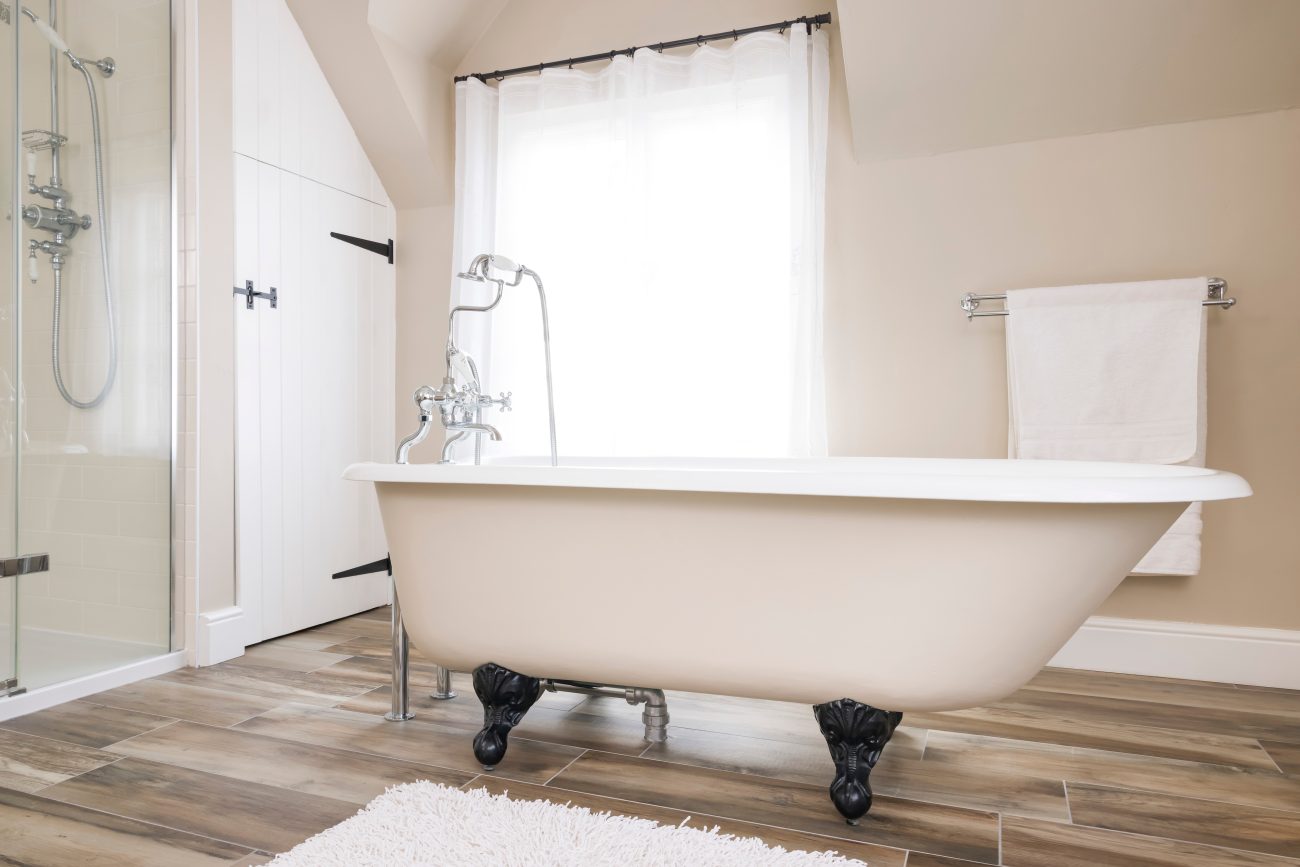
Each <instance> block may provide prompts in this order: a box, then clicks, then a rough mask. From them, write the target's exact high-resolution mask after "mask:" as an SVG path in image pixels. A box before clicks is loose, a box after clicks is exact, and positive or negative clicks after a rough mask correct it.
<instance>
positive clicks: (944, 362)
mask: <svg viewBox="0 0 1300 867" xmlns="http://www.w3.org/2000/svg"><path fill="white" fill-rule="evenodd" d="M841 120H842V118H841ZM840 128H841V130H842V126H841V127H840ZM1297 153H1300V111H1288V112H1274V113H1269V114H1258V115H1249V116H1243V117H1238V118H1231V119H1224V120H1214V121H1204V122H1197V123H1187V124H1178V125H1170V126H1159V127H1147V128H1144V129H1138V130H1130V131H1125V132H1118V133H1109V134H1105V135H1095V136H1081V137H1077V138H1067V139H1054V140H1048V141H1040V142H1033V143H1026V144H1018V145H1008V146H1004V147H997V148H988V149H982V150H972V151H964V152H960V153H954V154H949V155H945V156H938V157H930V158H923V159H915V160H905V161H896V162H881V163H874V164H865V165H859V164H855V163H854V162H853V159H852V157H851V155H850V152H849V145H848V142H847V139H846V137H845V136H844V135H842V134H841V135H837V136H835V137H834V140H833V145H832V153H831V156H830V166H829V169H828V175H829V178H830V180H829V181H828V187H829V189H828V204H827V208H828V211H829V213H828V218H827V226H828V231H827V258H828V262H827V287H826V292H827V323H828V330H827V352H828V355H827V363H828V378H829V390H830V394H831V396H832V397H831V407H832V409H831V430H832V448H833V450H834V451H835V452H837V453H840V454H913V455H940V456H958V455H962V456H997V455H1003V454H1005V442H1006V391H1005V383H1006V379H1005V372H1004V371H1005V367H1004V365H1005V356H1004V351H1003V326H1002V323H1001V322H1000V321H998V320H989V319H985V320H976V321H974V322H970V323H968V322H966V320H965V319H964V318H963V317H962V316H961V314H960V311H959V310H958V309H957V297H958V296H959V295H960V294H961V293H962V292H964V291H967V290H969V289H974V290H987V291H997V290H999V289H1003V288H1006V287H1011V286H1036V285H1053V284H1061V283H1073V282H1091V281H1108V280H1133V279H1146V278H1159V277H1175V276H1184V275H1196V274H1214V275H1218V276H1222V277H1224V278H1226V279H1227V280H1228V281H1229V285H1230V287H1231V289H1232V291H1233V292H1234V293H1235V294H1237V295H1238V296H1239V298H1240V300H1241V304H1240V306H1239V307H1237V308H1236V309H1233V310H1231V311H1228V312H1226V313H1224V312H1217V311H1211V312H1210V314H1209V316H1210V329H1209V359H1210V374H1209V395H1210V414H1209V442H1208V462H1209V464H1210V465H1211V466H1214V467H1218V468H1222V469H1229V470H1234V471H1236V472H1239V473H1241V474H1242V475H1244V476H1245V477H1246V478H1247V479H1249V480H1250V481H1251V483H1252V484H1253V485H1254V487H1255V491H1256V494H1255V497H1254V498H1252V499H1250V500H1247V501H1244V502H1235V503H1220V504H1211V505H1209V506H1207V507H1206V513H1205V517H1206V532H1205V550H1204V564H1203V568H1202V572H1201V574H1200V575H1198V576H1196V577H1195V578H1165V577H1157V578H1152V577H1144V578H1130V579H1128V580H1127V581H1126V582H1125V583H1124V584H1123V585H1122V586H1121V587H1120V588H1119V590H1117V591H1116V593H1115V594H1114V595H1113V596H1112V597H1111V599H1110V600H1109V601H1108V602H1107V603H1106V605H1105V606H1104V607H1103V608H1102V612H1101V613H1104V614H1109V615H1114V616H1120V617H1139V618H1152V619H1162V620H1187V621H1193V622H1209V623H1228V624H1236V625H1252V626H1275V627H1286V628H1300V581H1298V580H1297V577H1298V576H1300V542H1298V541H1297V535H1296V533H1295V531H1294V528H1293V527H1292V526H1290V524H1291V523H1293V522H1294V521H1295V520H1296V518H1297V517H1300V508H1297V506H1298V505H1300V459H1298V458H1297V455H1296V452H1295V449H1294V446H1293V443H1294V441H1295V434H1296V429H1297V425H1298V424H1300V395H1298V394H1297V391H1296V388H1295V386H1296V383H1297V382H1300V347H1298V346H1297V344H1296V336H1297V334H1300V327H1298V326H1300V307H1297V306H1296V294H1295V288H1296V287H1297V285H1298V284H1300V245H1297V244H1296V243H1295V240H1294V234H1295V230H1296V228H1297V226H1300V160H1297V158H1296V154H1297Z"/></svg>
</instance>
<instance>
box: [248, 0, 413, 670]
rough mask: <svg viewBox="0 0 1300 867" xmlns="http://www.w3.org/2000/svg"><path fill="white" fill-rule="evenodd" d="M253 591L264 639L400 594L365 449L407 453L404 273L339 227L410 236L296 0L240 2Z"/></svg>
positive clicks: (258, 637)
mask: <svg viewBox="0 0 1300 867" xmlns="http://www.w3.org/2000/svg"><path fill="white" fill-rule="evenodd" d="M231 6H232V8H231V11H232V22H231V23H232V36H233V45H232V57H231V62H232V66H231V70H232V71H231V74H232V77H233V82H232V87H233V94H232V95H233V109H234V128H233V130H232V132H233V145H234V148H233V149H234V155H233V158H234V160H235V214H236V223H235V260H236V261H235V273H234V274H233V275H232V276H233V277H234V279H235V285H236V286H239V287H242V286H243V285H244V283H245V281H247V280H252V281H253V285H254V289H255V290H256V291H258V292H269V291H270V289H271V287H272V286H274V287H275V289H276V295H277V297H276V306H275V308H274V309H272V308H271V306H270V301H269V299H266V298H257V299H256V300H255V301H254V304H253V309H252V310H248V309H247V305H246V302H245V300H244V297H243V296H240V295H236V296H234V300H233V301H232V302H231V304H232V315H233V316H234V317H235V341H236V360H235V368H236V370H235V384H236V413H237V417H236V419H235V434H236V444H235V448H236V464H235V474H236V478H235V506H236V511H237V514H236V518H235V531H236V540H237V541H236V545H237V549H238V550H237V551H236V560H235V562H236V569H237V570H238V575H237V587H238V592H237V594H236V595H237V604H238V605H239V607H240V608H242V609H243V611H244V620H245V621H246V622H247V623H248V628H247V631H246V633H245V644H252V643H255V642H258V641H263V640H265V639H268V638H273V637H275V636H277V635H283V634H285V633H286V632H293V631H295V630H298V629H305V628H306V627H308V626H312V625H315V624H318V623H323V622H325V621H328V620H333V619H336V618H339V617H345V616H347V615H349V614H355V613H356V612H358V611H364V610H365V609H367V608H373V607H374V606H376V605H383V604H384V603H386V602H387V601H388V576H387V575H386V574H383V573H376V574H368V575H361V576H356V577H351V578H341V579H338V580H334V579H332V578H331V575H333V574H334V573H336V572H342V571H344V570H346V569H351V568H353V567H356V566H359V565H362V564H365V563H371V562H374V561H375V560H379V559H381V558H383V557H384V556H385V555H386V551H387V548H386V545H385V543H384V535H383V529H382V527H381V526H380V521H379V509H378V506H377V505H376V502H375V495H374V492H373V490H372V486H371V485H367V484H359V483H357V482H347V481H344V480H343V478H342V474H343V470H344V468H345V467H347V465H348V464H350V463H354V462H356V461H365V460H379V461H391V460H392V459H393V450H394V448H395V444H396V441H395V439H394V436H393V388H394V385H393V381H394V380H393V377H394V365H395V355H394V338H395V331H396V322H395V315H396V313H395V305H394V293H395V291H396V288H395V277H394V268H393V266H392V265H390V264H389V263H388V261H387V259H386V258H383V257H380V256H376V255H375V254H373V253H369V252H366V251H364V250H360V249H358V248H356V247H353V246H349V245H348V244H344V243H343V242H341V241H337V240H335V239H333V238H331V237H330V236H329V233H330V232H341V233H343V234H347V235H353V236H356V237H361V238H374V239H376V240H380V241H384V240H387V239H388V238H391V237H393V235H394V234H395V232H394V222H395V221H394V217H393V209H392V207H391V205H390V203H389V200H388V196H387V194H386V193H385V191H384V189H383V185H382V184H381V183H380V182H379V178H378V177H377V175H376V174H375V171H374V167H373V166H371V164H370V161H369V160H368V159H367V157H366V154H365V151H364V150H363V149H362V147H361V144H360V142H359V141H358V140H357V137H356V134H355V133H354V132H353V130H352V127H351V125H350V124H349V123H348V119H347V116H346V115H345V114H344V112H343V109H342V107H341V106H340V105H339V103H338V100H337V99H336V98H335V97H334V92H333V91H332V90H331V89H330V86H329V83H328V82H327V81H326V80H325V75H324V73H322V72H321V70H320V66H319V65H318V64H317V63H316V59H315V57H313V56H312V53H311V49H310V47H308V45H307V40H306V39H305V38H304V37H303V35H302V31H301V29H299V27H298V25H297V22H296V21H295V20H294V18H293V14H292V13H291V12H290V10H289V7H288V5H287V4H286V3H285V0H233V2H232V4H231Z"/></svg>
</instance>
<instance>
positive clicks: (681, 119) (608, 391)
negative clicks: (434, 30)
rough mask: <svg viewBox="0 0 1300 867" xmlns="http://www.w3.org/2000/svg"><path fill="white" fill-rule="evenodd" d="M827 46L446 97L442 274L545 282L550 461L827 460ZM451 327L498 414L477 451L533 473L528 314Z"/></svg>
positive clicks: (509, 306)
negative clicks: (450, 204) (515, 272)
mask: <svg viewBox="0 0 1300 867" xmlns="http://www.w3.org/2000/svg"><path fill="white" fill-rule="evenodd" d="M824 38H825V37H824V35H823V34H820V33H815V34H813V35H812V36H809V35H807V34H806V33H799V34H796V35H791V36H782V35H777V34H774V33H764V34H756V35H755V36H751V37H746V38H744V39H742V40H740V41H739V42H738V43H736V44H735V45H734V46H729V47H727V48H725V49H717V48H713V47H709V46H705V47H703V48H700V49H697V50H696V51H695V52H694V53H693V54H692V55H691V56H689V57H669V56H664V55H659V54H656V53H655V52H653V51H648V50H642V51H640V52H638V53H637V55H636V56H635V57H634V58H627V57H620V58H617V59H616V60H615V61H614V62H613V63H611V64H610V65H609V67H607V68H606V69H604V70H602V71H601V72H598V73H595V74H591V73H586V72H579V71H571V70H548V71H547V72H545V73H543V74H542V75H541V76H535V77H520V78H513V79H509V80H507V81H505V82H503V83H502V84H501V86H500V88H499V89H496V90H494V89H493V88H491V87H488V86H487V85H484V84H482V83H481V82H478V81H476V80H473V79H471V80H469V81H467V82H463V83H461V84H460V85H458V87H459V88H461V90H460V91H459V92H458V113H457V114H458V117H457V120H458V147H457V163H458V165H457V181H458V186H457V199H458V202H457V241H456V260H455V262H454V264H455V266H456V267H457V268H458V269H459V268H464V267H465V265H466V264H468V262H469V260H470V259H471V258H473V256H474V255H475V254H477V253H480V252H497V253H501V254H504V255H506V256H509V257H510V258H512V259H514V260H516V261H518V262H522V263H525V264H527V265H528V266H529V267H531V268H532V269H534V270H535V271H537V272H538V273H539V274H540V275H541V276H542V278H543V279H544V280H545V281H546V291H547V297H548V302H549V307H550V320H551V346H552V354H553V360H554V373H555V376H554V380H555V395H556V416H557V428H558V438H559V448H560V454H561V455H562V456H564V455H569V456H577V455H602V456H605V455H608V456H657V455H670V456H682V455H699V456H736V457H744V456H787V455H807V454H818V453H824V449H825V446H824V422H823V421H822V419H821V416H822V415H823V414H824V411H823V410H822V399H821V371H820V367H821V364H820V354H821V346H820V343H821V323H820V316H821V312H820V311H821V257H822V252H821V236H822V233H821V209H822V205H821V203H822V189H821V187H822V186H823V183H824V182H823V177H824V170H823V168H822V166H823V164H824V150H825V135H824V130H825V87H826V72H825V68H824V67H825V62H826V51H825V42H824ZM810 58H811V59H810ZM819 64H820V67H821V68H820V72H819V71H818V69H819ZM819 87H820V95H819V96H818V97H817V98H813V92H814V91H817V89H818V88H819ZM489 202H490V204H489ZM488 291H489V290H488V289H487V288H486V287H484V286H482V285H481V284H471V283H466V282H464V281H458V286H457V293H456V294H455V295H454V297H455V298H456V299H458V300H460V301H464V302H467V303H481V302H482V301H483V300H484V296H485V295H486V294H487V293H488ZM474 318H477V320H478V321H474V322H472V321H471V320H472V319H474ZM463 320H464V327H463V328H462V329H461V330H460V333H459V334H458V344H459V345H461V346H462V347H463V348H464V349H466V350H467V351H468V352H470V354H472V355H475V356H476V357H477V358H478V359H479V361H480V367H481V369H482V372H483V379H484V384H485V388H490V389H492V390H494V391H500V390H510V391H513V393H514V400H515V408H516V412H515V413H514V415H512V416H508V417H507V418H506V419H503V420H502V425H501V427H502V429H503V431H502V432H503V435H504V437H505V438H504V440H503V441H502V442H501V443H494V444H493V447H492V452H493V453H494V454H502V453H504V454H544V453H545V452H546V451H547V439H546V400H545V394H546V392H545V377H544V367H543V362H542V345H541V328H540V318H539V310H538V303H537V299H536V293H535V292H533V291H532V289H531V287H530V286H529V285H528V284H527V283H526V282H525V283H524V284H523V285H521V286H519V287H516V288H514V289H508V290H507V295H506V297H505V299H504V300H503V301H502V303H501V306H500V307H498V308H497V309H496V310H494V311H493V312H492V313H491V314H490V320H489V318H488V317H486V316H483V315H481V314H468V315H467V316H465V317H463ZM485 344H486V347H487V348H486V350H485ZM493 423H495V420H493Z"/></svg>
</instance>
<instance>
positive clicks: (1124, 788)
mask: <svg viewBox="0 0 1300 867" xmlns="http://www.w3.org/2000/svg"><path fill="white" fill-rule="evenodd" d="M1075 782H1076V783H1077V782H1079V781H1078V780H1076V781H1075ZM1081 785H1084V786H1092V787H1093V788H1094V789H1106V790H1107V791H1111V792H1127V793H1130V794H1141V795H1155V796H1157V797H1161V798H1174V799H1181V800H1184V801H1196V802H1198V803H1202V804H1221V805H1223V806H1228V807H1243V808H1245V809H1247V810H1268V811H1271V812H1274V813H1286V814H1288V815H1293V816H1300V807H1296V808H1295V809H1294V810H1288V809H1287V808H1286V807H1266V806H1264V805H1263V804H1242V803H1240V802H1237V801H1225V800H1222V799H1221V798H1202V797H1197V796H1196V795H1181V794H1179V795H1176V794H1173V793H1170V792H1159V791H1155V790H1152V789H1134V788H1131V787H1129V786H1117V785H1115V784H1113V783H1081ZM1081 827H1083V826H1081ZM1088 827H1091V826H1088ZM1282 857H1285V856H1282Z"/></svg>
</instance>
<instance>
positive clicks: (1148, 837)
mask: <svg viewBox="0 0 1300 867" xmlns="http://www.w3.org/2000/svg"><path fill="white" fill-rule="evenodd" d="M1070 827H1073V828H1081V829H1084V830H1088V831H1102V832H1104V833H1106V834H1114V835H1116V836H1121V837H1141V838H1142V839H1144V840H1156V841H1158V842H1160V843H1183V844H1186V845H1188V846H1196V847H1200V848H1204V849H1214V850H1216V851H1221V852H1233V853H1238V854H1242V855H1251V856H1254V857H1256V858H1258V857H1260V856H1264V857H1267V858H1282V859H1286V858H1288V857H1289V856H1286V855H1277V854H1275V853H1273V852H1265V851H1263V850H1260V849H1243V848H1240V847H1237V846H1221V845H1219V844H1218V843H1205V842H1202V841H1200V840H1185V839H1182V838H1179V837H1160V836H1157V835H1155V834H1144V833H1142V832H1141V831H1121V830H1119V829H1117V828H1107V827H1105V826H1103V825H1086V824H1085V825H1078V824H1071V825H1070ZM1291 860H1295V859H1291ZM1283 863H1286V862H1285V861H1283Z"/></svg>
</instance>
